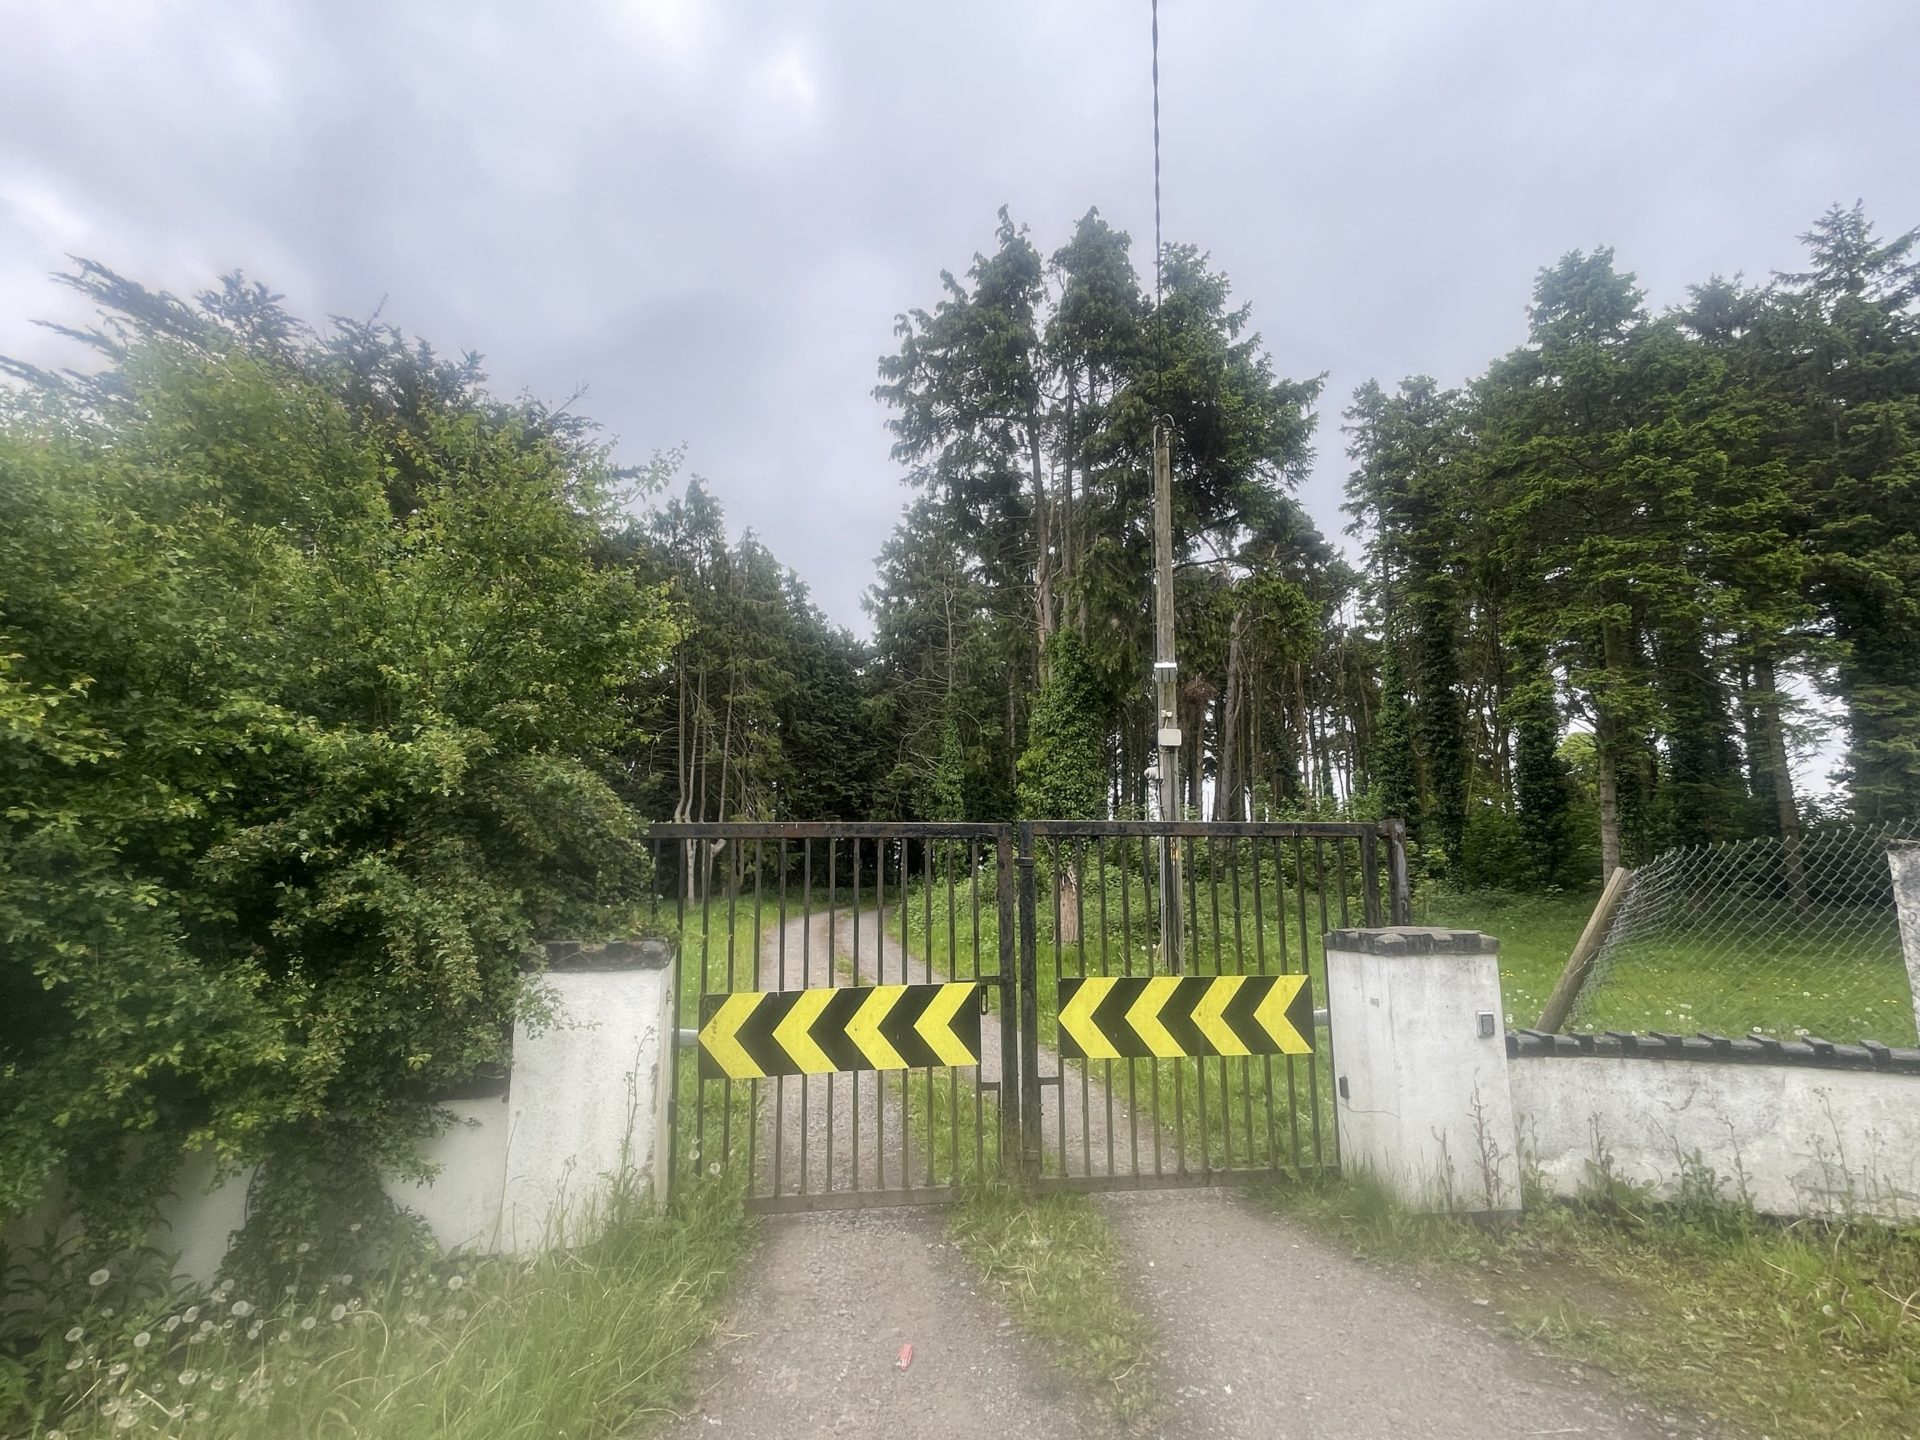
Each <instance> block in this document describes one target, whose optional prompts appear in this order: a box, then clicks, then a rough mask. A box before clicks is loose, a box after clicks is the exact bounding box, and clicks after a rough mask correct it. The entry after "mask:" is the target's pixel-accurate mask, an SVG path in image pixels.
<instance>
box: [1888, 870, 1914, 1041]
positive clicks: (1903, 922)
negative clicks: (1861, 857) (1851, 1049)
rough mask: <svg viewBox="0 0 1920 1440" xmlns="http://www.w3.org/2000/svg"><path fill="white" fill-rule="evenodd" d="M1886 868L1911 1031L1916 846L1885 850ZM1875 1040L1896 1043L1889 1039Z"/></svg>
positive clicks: (1890, 1037)
mask: <svg viewBox="0 0 1920 1440" xmlns="http://www.w3.org/2000/svg"><path fill="white" fill-rule="evenodd" d="M1887 868H1888V869H1889V870H1891V871H1893V905H1894V909H1896V910H1897V911H1899V912H1900V950H1901V953H1902V954H1904V955H1905V956H1906V960H1907V990H1908V993H1909V994H1911V995H1912V996H1913V1023H1914V1028H1915V1029H1917V1030H1920V845H1892V846H1889V847H1888V849H1887ZM1878 1038H1880V1039H1882V1040H1886V1041H1888V1042H1889V1043H1891V1044H1898V1043H1899V1042H1898V1041H1897V1040H1894V1038H1893V1037H1892V1036H1887V1035H1883V1036H1880V1037H1878Z"/></svg>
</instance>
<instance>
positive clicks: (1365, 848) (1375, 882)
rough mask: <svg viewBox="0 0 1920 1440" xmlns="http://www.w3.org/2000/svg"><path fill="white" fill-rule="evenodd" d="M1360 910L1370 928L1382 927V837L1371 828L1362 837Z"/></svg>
mask: <svg viewBox="0 0 1920 1440" xmlns="http://www.w3.org/2000/svg"><path fill="white" fill-rule="evenodd" d="M1360 911H1361V914H1363V915H1364V916H1366V924H1367V928H1368V929H1369V930H1378V929H1379V928H1380V837H1379V836H1378V835H1376V834H1374V833H1373V831H1371V830H1369V831H1367V832H1366V833H1365V834H1364V835H1362V836H1361V837H1360Z"/></svg>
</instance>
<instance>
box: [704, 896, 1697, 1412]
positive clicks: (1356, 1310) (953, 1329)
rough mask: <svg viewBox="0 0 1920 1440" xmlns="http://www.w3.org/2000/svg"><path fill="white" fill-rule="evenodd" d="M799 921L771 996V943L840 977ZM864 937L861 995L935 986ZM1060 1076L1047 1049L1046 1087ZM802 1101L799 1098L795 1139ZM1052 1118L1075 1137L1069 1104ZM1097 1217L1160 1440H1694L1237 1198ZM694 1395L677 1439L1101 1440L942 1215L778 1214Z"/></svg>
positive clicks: (1147, 1198)
mask: <svg viewBox="0 0 1920 1440" xmlns="http://www.w3.org/2000/svg"><path fill="white" fill-rule="evenodd" d="M812 925H813V927H814V929H813V931H812V932H811V933H807V932H806V930H805V924H804V922H802V921H800V920H795V921H793V922H791V923H790V924H789V925H788V926H787V927H786V929H785V932H784V936H783V935H782V932H775V933H774V934H770V935H769V936H768V937H767V940H766V943H765V946H764V947H763V951H762V956H761V983H762V984H763V985H766V986H772V985H774V984H777V983H778V982H779V981H780V980H781V979H782V978H783V977H782V976H780V975H779V974H778V973H777V972H778V970H779V967H780V963H781V961H780V956H781V948H780V947H781V943H782V939H783V938H784V943H785V946H786V949H785V965H786V974H785V976H784V980H785V983H786V985H788V986H793V985H795V984H799V983H805V984H814V985H820V984H826V983H828V982H829V979H830V977H831V974H832V969H831V966H832V964H834V963H841V964H843V965H844V966H847V967H851V965H852V956H853V929H852V927H851V925H850V924H849V923H848V917H847V916H845V915H844V914H843V915H841V916H840V917H837V919H836V923H835V925H834V927H833V940H834V944H833V947H832V949H833V951H834V959H833V960H829V958H828V947H827V931H826V920H825V917H824V916H815V917H813V920H812ZM878 930H879V927H878V926H877V924H876V923H875V922H874V920H873V917H871V916H867V917H863V924H862V926H861V929H860V945H859V949H860V961H859V972H860V976H861V978H862V979H863V980H865V981H869V982H871V981H873V980H877V979H881V978H884V979H885V980H887V981H900V980H903V979H904V980H907V981H923V980H927V979H935V980H937V979H941V978H944V977H942V976H940V975H939V974H938V973H933V974H931V975H930V974H929V972H928V969H927V967H926V966H925V965H924V963H922V962H920V961H918V960H915V959H912V958H911V957H905V956H903V955H902V953H901V950H900V948H899V945H898V942H897V940H884V939H883V938H882V937H881V936H880V934H879V933H878ZM803 949H804V953H805V955H806V956H807V957H808V958H807V961H806V963H805V965H804V968H803V966H802V965H801V963H800V962H799V960H798V957H799V956H800V955H801V954H802V953H803ZM993 1030H994V1027H993V1026H992V1025H988V1026H986V1027H984V1028H983V1032H982V1038H983V1041H987V1042H988V1043H991V1044H992V1045H993V1046H994V1051H995V1053H994V1054H993V1055H988V1056H983V1061H984V1063H983V1067H982V1069H983V1073H987V1074H992V1073H997V1070H996V1067H997V1063H998V1062H997V1040H998V1037H997V1035H996V1034H994V1033H993ZM1056 1064H1057V1061H1056V1060H1055V1059H1054V1058H1053V1057H1052V1056H1051V1055H1049V1054H1046V1053H1044V1052H1043V1056H1042V1071H1043V1073H1048V1072H1050V1071H1051V1069H1052V1067H1053V1066H1054V1065H1056ZM868 1082H869V1083H868V1085H867V1087H866V1088H865V1089H864V1090H861V1091H859V1092H858V1093H860V1094H861V1095H862V1096H863V1099H862V1102H861V1103H862V1106H863V1110H862V1121H861V1124H862V1128H863V1136H864V1137H865V1143H866V1149H865V1151H864V1152H863V1157H862V1162H863V1169H864V1168H865V1167H868V1166H877V1165H878V1164H879V1163H880V1157H881V1155H883V1154H884V1156H885V1158H886V1162H887V1163H888V1164H890V1165H895V1166H897V1165H898V1164H899V1163H900V1159H901V1156H900V1154H899V1145H900V1137H901V1135H902V1134H903V1133H904V1132H903V1129H902V1125H901V1118H902V1117H901V1116H900V1114H899V1107H898V1105H897V1103H896V1102H894V1101H893V1100H892V1098H891V1097H889V1096H886V1095H884V1092H882V1091H881V1090H880V1088H879V1087H877V1086H873V1085H872V1084H871V1077H868ZM811 1083H812V1084H814V1085H818V1086H821V1089H820V1090H818V1091H805V1090H803V1087H801V1086H799V1085H797V1084H795V1085H790V1086H789V1087H788V1093H787V1095H786V1096H785V1098H784V1100H783V1101H782V1102H781V1103H780V1104H779V1105H778V1106H777V1107H776V1105H775V1104H774V1102H773V1099H772V1095H771V1093H769V1094H768V1095H766V1096H763V1101H762V1123H761V1130H760V1137H761V1152H762V1153H761V1157H760V1162H759V1163H760V1168H761V1170H762V1173H763V1174H766V1173H768V1172H767V1168H766V1167H768V1166H770V1165H771V1154H772V1153H778V1154H780V1156H781V1165H782V1169H783V1173H784V1174H797V1167H798V1164H799V1157H800V1151H801V1147H800V1135H801V1133H802V1130H803V1129H804V1130H805V1131H806V1132H807V1133H808V1135H809V1142H808V1143H809V1148H810V1151H811V1153H813V1154H814V1155H820V1154H823V1153H824V1145H825V1142H826V1134H827V1128H828V1125H829V1122H828V1120H827V1118H826V1115H827V1111H826V1107H825V1106H824V1105H823V1104H819V1103H815V1102H814V1100H813V1099H812V1097H813V1096H814V1095H824V1082H823V1081H819V1080H816V1081H814V1082H811ZM849 1084H850V1081H849V1078H848V1077H846V1076H841V1077H839V1079H838V1082H837V1088H838V1092H839V1094H838V1097H837V1098H838V1099H839V1101H840V1103H839V1104H838V1105H837V1106H836V1107H835V1108H834V1111H833V1120H832V1122H831V1124H832V1127H833V1131H834V1139H835V1143H836V1147H837V1152H838V1153H839V1154H840V1155H841V1156H843V1157H844V1156H846V1155H848V1153H849V1149H850V1145H851V1141H852V1132H851V1123H850V1121H849V1119H848V1115H849V1111H850V1107H849V1106H848V1105H847V1104H846V1098H847V1095H848V1094H849V1093H852V1092H850V1091H849ZM1066 1090H1067V1098H1066V1101H1065V1103H1066V1104H1067V1105H1069V1106H1070V1107H1073V1106H1077V1105H1078V1104H1079V1097H1078V1096H1076V1095H1074V1094H1073V1092H1072V1089H1071V1087H1066ZM1097 1091H1098V1087H1097V1086H1095V1087H1094V1089H1093V1091H1092V1092H1090V1102H1089V1104H1088V1121H1089V1124H1090V1125H1093V1126H1094V1127H1095V1128H1096V1131H1097V1133H1098V1134H1099V1137H1100V1143H1098V1144H1096V1153H1101V1154H1103V1153H1104V1139H1105V1136H1106V1134H1107V1133H1109V1132H1107V1131H1106V1130H1104V1129H1102V1128H1101V1127H1104V1126H1105V1125H1106V1124H1107V1121H1106V1118H1105V1117H1106V1113H1107V1110H1106V1106H1105V1104H1104V1097H1101V1096H1099V1095H1098V1094H1097ZM801 1093H808V1094H809V1097H810V1098H809V1103H808V1105H807V1109H806V1124H805V1125H804V1126H803V1125H802V1124H801V1116H800V1108H799V1100H798V1096H799V1095H800V1094H801ZM1045 1093H1046V1094H1048V1095H1053V1094H1056V1093H1058V1091H1057V1089H1056V1087H1048V1090H1047V1091H1046V1092H1045ZM776 1108H777V1109H778V1110H779V1113H780V1117H781V1123H780V1126H779V1130H780V1135H781V1144H780V1146H779V1147H778V1149H777V1151H776V1150H775V1147H774V1146H773V1121H772V1116H773V1113H774V1111H775V1110H776ZM883 1112H884V1113H883ZM1115 1114H1116V1116H1117V1117H1118V1118H1117V1119H1116V1121H1115V1122H1114V1123H1115V1125H1116V1126H1118V1127H1120V1134H1119V1136H1117V1137H1116V1144H1120V1145H1124V1142H1125V1138H1126V1127H1127V1126H1129V1125H1132V1126H1134V1127H1136V1129H1137V1126H1138V1125H1139V1124H1140V1123H1141V1122H1139V1121H1137V1120H1129V1119H1128V1118H1127V1117H1126V1112H1125V1108H1124V1106H1120V1107H1117V1109H1116V1111H1115ZM1057 1118H1058V1117H1057V1116H1056V1115H1054V1114H1053V1113H1051V1112H1050V1113H1049V1114H1048V1117H1047V1119H1048V1124H1047V1133H1048V1134H1049V1135H1053V1134H1056V1133H1057V1130H1056V1121H1057ZM876 1119H877V1120H878V1121H879V1125H880V1126H884V1130H885V1133H886V1136H887V1144H886V1146H885V1147H884V1148H883V1149H881V1150H876V1149H875V1147H874V1140H873V1137H874V1135H875V1134H876V1133H877V1131H878V1127H877V1126H876V1125H875V1121H876ZM1067 1119H1068V1121H1069V1127H1070V1132H1071V1133H1073V1134H1075V1135H1077V1134H1078V1128H1079V1115H1078V1113H1077V1111H1074V1112H1072V1113H1070V1114H1069V1115H1068V1117H1067ZM1123 1163H1124V1162H1123ZM896 1173H897V1172H896ZM763 1183H764V1182H763ZM789 1183H790V1182H789ZM1099 1203H1100V1204H1101V1206H1102V1208H1103V1209H1104V1211H1105V1212H1106V1214H1107V1217H1108V1219H1109V1222H1110V1223H1111V1224H1112V1225H1113V1227H1114V1229H1115V1232H1116V1234H1117V1235H1118V1236H1119V1238H1120V1240H1121V1242H1122V1244H1123V1247H1124V1250H1125V1253H1126V1254H1127V1255H1128V1256H1129V1257H1130V1259H1131V1265H1130V1269H1129V1273H1128V1275H1127V1277H1126V1280H1127V1283H1128V1285H1129V1287H1130V1289H1131V1290H1132V1291H1133V1294H1134V1297H1135V1300H1136V1303H1138V1304H1139V1305H1140V1307H1141V1308H1142V1309H1143V1310H1144V1311H1145V1312H1146V1313H1147V1314H1148V1315H1149V1316H1150V1317H1151V1318H1152V1320H1153V1321H1154V1323H1155V1327H1156V1330H1157V1333H1158V1335H1159V1338H1160V1345H1161V1349H1160V1351H1159V1353H1158V1354H1157V1355H1156V1356H1155V1357H1154V1360H1155V1370H1156V1379H1157V1381H1158V1388H1159V1390H1160V1392H1161V1394H1162V1395H1163V1397H1164V1398H1165V1401H1166V1405H1165V1409H1164V1411H1163V1412H1162V1415H1161V1418H1160V1423H1159V1424H1158V1425H1157V1426H1155V1427H1154V1433H1156V1434H1159V1435H1162V1436H1165V1437H1168V1440H1201V1437H1222V1436H1232V1437H1242V1436H1244V1437H1250V1440H1252V1437H1260V1440H1265V1437H1275V1440H1372V1437H1381V1440H1402V1437H1404V1440H1495V1437H1500V1440H1504V1437H1533V1436H1569V1437H1575V1436H1587V1437H1621V1440H1652V1437H1656V1436H1672V1435H1676V1434H1692V1433H1695V1432H1694V1431H1692V1430H1689V1429H1686V1428H1683V1427H1680V1426H1679V1425H1678V1424H1677V1422H1663V1421H1662V1420H1661V1418H1660V1417H1659V1416H1657V1415H1656V1414H1654V1413H1653V1412H1650V1411H1649V1410H1647V1409H1646V1407H1644V1406H1641V1405H1638V1404H1634V1403H1631V1402H1628V1401H1625V1400H1623V1399H1622V1398H1621V1397H1620V1396H1618V1395H1617V1394H1615V1393H1613V1391H1612V1390H1611V1389H1610V1388H1609V1387H1607V1386H1606V1385H1605V1384H1604V1383H1601V1382H1600V1381H1597V1380H1595V1379H1593V1378H1591V1377H1589V1376H1587V1375H1583V1374H1578V1373H1576V1372H1574V1371H1572V1370H1570V1369H1569V1367H1568V1366H1566V1365H1564V1364H1561V1363H1556V1362H1553V1361H1550V1360H1548V1359H1545V1358H1543V1357H1540V1356H1535V1355H1532V1354H1529V1353H1528V1352H1527V1350H1526V1349H1525V1348H1523V1347H1521V1346H1519V1345H1517V1344H1515V1343H1514V1342H1512V1341H1510V1340H1507V1339H1505V1338H1502V1337H1499V1336H1496V1335H1494V1334H1492V1333H1490V1331H1489V1329H1488V1328H1487V1327H1486V1326H1485V1325H1484V1324H1482V1323H1480V1322H1479V1321H1478V1320H1476V1319H1475V1318H1474V1317H1473V1316H1471V1315H1470V1314H1468V1313H1464V1312H1466V1311H1467V1310H1468V1308H1469V1307H1466V1306H1463V1305H1457V1304H1454V1303H1452V1302H1451V1301H1447V1300H1441V1299H1437V1298H1435V1297H1432V1296H1429V1295H1428V1294H1426V1293H1424V1292H1423V1290H1422V1289H1421V1288H1420V1286H1419V1284H1418V1282H1416V1281H1412V1280H1409V1279H1406V1278H1404V1277H1402V1276H1399V1275H1394V1274H1389V1273H1386V1272H1382V1271H1379V1270H1376V1269H1373V1268H1372V1267H1369V1266H1366V1265H1362V1264H1359V1263H1357V1262H1355V1261H1353V1260H1351V1259H1349V1258H1348V1257H1346V1256H1345V1255H1343V1254H1341V1253H1339V1252H1338V1251H1336V1250H1335V1249H1334V1248H1333V1247H1331V1246H1329V1245H1328V1244H1327V1243H1326V1242H1324V1241H1323V1240H1320V1239H1318V1238H1317V1237H1315V1236H1313V1235H1312V1234H1310V1233H1308V1232H1306V1231H1304V1230H1301V1229H1299V1228H1298V1227H1296V1226H1293V1225H1290V1224H1288V1223H1286V1222H1284V1221H1282V1220H1280V1219H1278V1218H1276V1217H1274V1216H1272V1215H1270V1214H1267V1213H1265V1212H1262V1211H1260V1210H1259V1209H1257V1208H1256V1207H1255V1206H1254V1205H1252V1204H1251V1203H1248V1202H1246V1201H1244V1200H1242V1199H1240V1198H1239V1197H1238V1196H1236V1195H1233V1194H1231V1193H1216V1192H1211V1191H1184V1192H1183V1191H1159V1192H1154V1193H1150V1194H1144V1195H1131V1196H1110V1197H1103V1198H1102V1199H1101V1200H1100V1202H1099ZM1489 1313H1490V1312H1489ZM909 1343H910V1344H912V1345H913V1347H914V1352H913V1358H912V1362H911V1364H910V1365H909V1367H908V1368H907V1369H905V1370H901V1369H899V1368H897V1366H898V1361H899V1352H900V1347H901V1346H902V1345H903V1344H909ZM699 1385H700V1390H701V1400H700V1406H699V1408H698V1409H697V1410H696V1411H695V1412H694V1413H692V1414H690V1415H688V1416H686V1417H685V1418H684V1419H683V1420H681V1421H680V1422H679V1424H678V1425H677V1426H676V1427H675V1428H674V1429H672V1430H671V1431H670V1432H669V1433H670V1434H672V1435H673V1436H675V1437H676V1440H684V1437H691V1436H694V1435H739V1436H747V1437H765V1440H801V1437H811V1436H827V1435H836V1436H837V1435H844V1436H866V1437H873V1440H923V1437H924V1440H956V1437H972V1436H981V1437H993V1436H1034V1437H1052V1436H1075V1435H1101V1434H1106V1433H1109V1427H1108V1426H1107V1424H1106V1422H1105V1421H1103V1419H1102V1418H1101V1417H1100V1415H1099V1414H1098V1413H1097V1412H1096V1411H1094V1410H1093V1409H1091V1408H1090V1406H1089V1405H1088V1403H1087V1401H1086V1399H1085V1397H1083V1396H1081V1395H1080V1394H1079V1393H1078V1392H1077V1391H1076V1390H1075V1389H1073V1388H1072V1387H1070V1386H1069V1385H1067V1384H1066V1383H1065V1382H1064V1381H1062V1380H1061V1379H1060V1378H1059V1376H1058V1375H1057V1374H1056V1373H1055V1372H1054V1371H1053V1370H1052V1369H1051V1367H1050V1366H1049V1365H1048V1363H1047V1361H1046V1359H1045V1358H1044V1356H1042V1355H1041V1354H1040V1353H1038V1351H1037V1350H1036V1349H1035V1348H1034V1347H1033V1346H1032V1345H1031V1344H1030V1343H1028V1342H1026V1341H1024V1340H1023V1339H1022V1338H1020V1337H1019V1336H1018V1335H1017V1334H1016V1332H1014V1331H1013V1329H1012V1327H1011V1325H1010V1323H1009V1322H1008V1321H1007V1319H1006V1317H1005V1315H1004V1314H1003V1313H1002V1312H1001V1311H1000V1309H999V1308H998V1306H997V1305H996V1304H995V1303H994V1302H993V1301H992V1300H991V1299H990V1298H988V1297H987V1296H984V1295H982V1294H981V1293H980V1288H979V1285H978V1283H977V1279H976V1275H975V1273H974V1272H973V1271H972V1269H971V1267H970V1266H969V1265H968V1263H967V1261H966V1260H965V1258H964V1257H962V1256H961V1255H959V1254H958V1253H956V1252H955V1251H954V1250H952V1249H951V1248H950V1247H949V1246H948V1245H947V1244H946V1242H945V1240H944V1238H943V1220H942V1216H941V1214H940V1212H939V1211H937V1210H890V1211H869V1212H853V1213H842V1214H816V1215H799V1216H780V1217H772V1218H769V1219H768V1220H767V1221H766V1222H765V1224H764V1228H763V1232H762V1239H761V1243H760V1246H759V1249H758V1251H757V1252H756V1254H755V1255H754V1257H753V1258H752V1259H751V1260H750V1261H749V1262H748V1264H747V1267H746V1271H745V1276H744V1279H743V1281H742V1284H741V1287H740V1290H739V1292H738V1294H737V1296H736V1298H735V1300H734V1302H733V1305H732V1307H731V1311H730V1319H729V1321H728V1322H727V1324H726V1325H725V1326H724V1328H723V1332H722V1336H721V1338H720V1340H719V1341H718V1342H716V1344H715V1345H714V1346H713V1347H712V1349H711V1351H710V1353H709V1355H708V1356H707V1357H706V1359H705V1361H704V1362H703V1364H702V1367H701V1372H700V1379H699Z"/></svg>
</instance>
